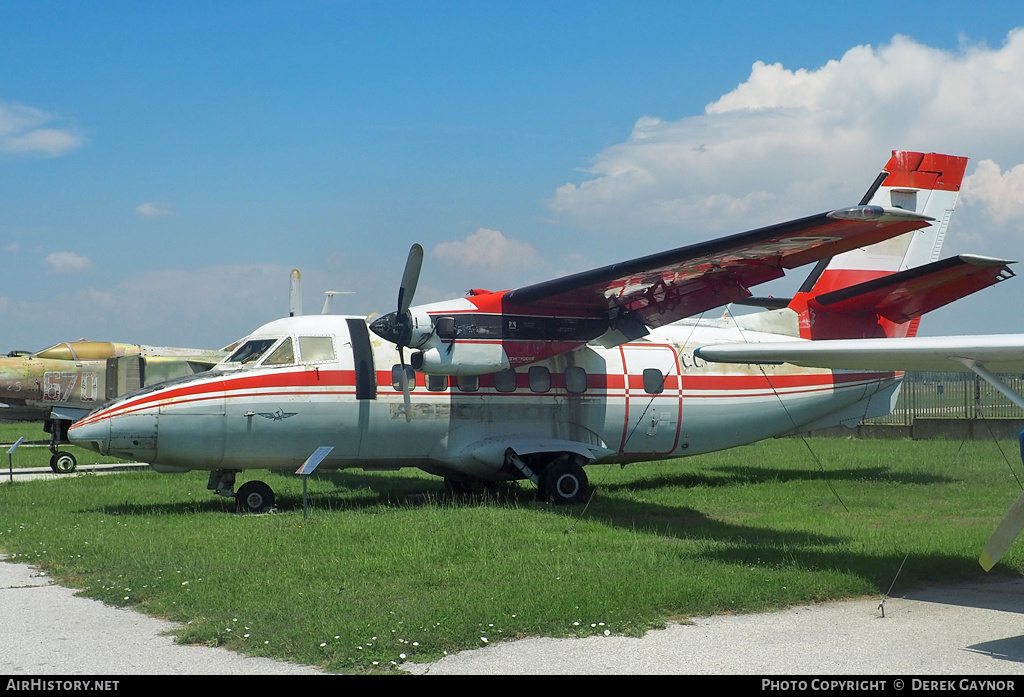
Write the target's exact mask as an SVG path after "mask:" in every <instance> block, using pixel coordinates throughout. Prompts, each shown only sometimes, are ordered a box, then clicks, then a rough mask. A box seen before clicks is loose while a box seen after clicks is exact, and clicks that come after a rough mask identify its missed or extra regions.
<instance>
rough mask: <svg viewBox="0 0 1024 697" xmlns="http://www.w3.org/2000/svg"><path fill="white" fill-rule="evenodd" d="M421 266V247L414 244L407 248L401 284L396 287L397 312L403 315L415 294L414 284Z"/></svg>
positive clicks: (418, 278) (416, 281) (418, 276)
mask: <svg viewBox="0 0 1024 697" xmlns="http://www.w3.org/2000/svg"><path fill="white" fill-rule="evenodd" d="M422 266H423V247H421V246H419V245H418V244H414V245H413V246H412V247H411V248H410V249H409V258H408V259H406V261H405V272H404V273H402V285H401V286H399V288H398V314H400V315H404V314H405V313H406V312H408V311H409V306H410V305H412V296H413V295H415V294H416V284H417V283H419V280H420V268H421V267H422Z"/></svg>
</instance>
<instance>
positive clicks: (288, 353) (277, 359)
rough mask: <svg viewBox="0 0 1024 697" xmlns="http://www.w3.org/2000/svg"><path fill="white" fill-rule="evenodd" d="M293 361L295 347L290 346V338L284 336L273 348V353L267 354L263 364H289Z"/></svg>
mask: <svg viewBox="0 0 1024 697" xmlns="http://www.w3.org/2000/svg"><path fill="white" fill-rule="evenodd" d="M294 362H295V349H294V348H292V338H291V337H290V336H288V337H285V339H284V341H282V342H281V344H280V345H279V346H278V347H277V348H276V349H274V351H273V353H271V354H270V355H269V356H267V360H265V361H263V365H290V364H292V363H294Z"/></svg>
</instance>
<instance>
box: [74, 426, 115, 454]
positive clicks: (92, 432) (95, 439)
mask: <svg viewBox="0 0 1024 697" xmlns="http://www.w3.org/2000/svg"><path fill="white" fill-rule="evenodd" d="M68 440H70V441H71V442H72V443H74V444H75V445H78V446H81V447H83V448H87V449H88V450H92V451H95V452H97V453H99V454H100V455H106V454H107V453H109V452H110V419H98V420H95V421H89V420H88V419H86V420H84V421H79V422H78V423H76V424H74V425H72V426H71V428H70V429H68Z"/></svg>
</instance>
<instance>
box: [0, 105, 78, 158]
mask: <svg viewBox="0 0 1024 697" xmlns="http://www.w3.org/2000/svg"><path fill="white" fill-rule="evenodd" d="M55 118H56V117H54V116H53V115H52V114H48V113H46V112H44V111H42V110H40V109H36V108H34V107H29V106H24V105H22V104H17V103H14V102H8V103H0V152H8V153H13V154H38V155H45V156H47V157H57V156H60V155H66V154H67V153H69V152H71V151H72V150H75V149H76V148H78V147H80V146H81V145H82V144H83V143H84V142H85V138H83V137H82V136H81V135H80V134H79V133H76V132H75V131H74V130H72V129H67V128H53V127H45V128H44V126H46V125H47V124H50V123H51V122H52V121H54V120H55Z"/></svg>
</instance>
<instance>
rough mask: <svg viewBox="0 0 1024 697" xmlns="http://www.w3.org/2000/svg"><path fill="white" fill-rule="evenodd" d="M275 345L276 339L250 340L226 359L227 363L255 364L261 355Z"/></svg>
mask: <svg viewBox="0 0 1024 697" xmlns="http://www.w3.org/2000/svg"><path fill="white" fill-rule="evenodd" d="M275 343H277V339H250V340H249V341H246V342H245V343H244V344H242V345H241V346H239V347H238V349H237V350H236V351H235V352H234V353H232V354H231V355H230V356H229V357H228V360H227V362H228V363H239V364H242V365H245V364H247V363H255V362H256V361H258V360H259V359H260V358H262V357H263V354H264V353H266V352H267V349H269V348H270V347H271V346H273V345H274V344H275Z"/></svg>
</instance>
